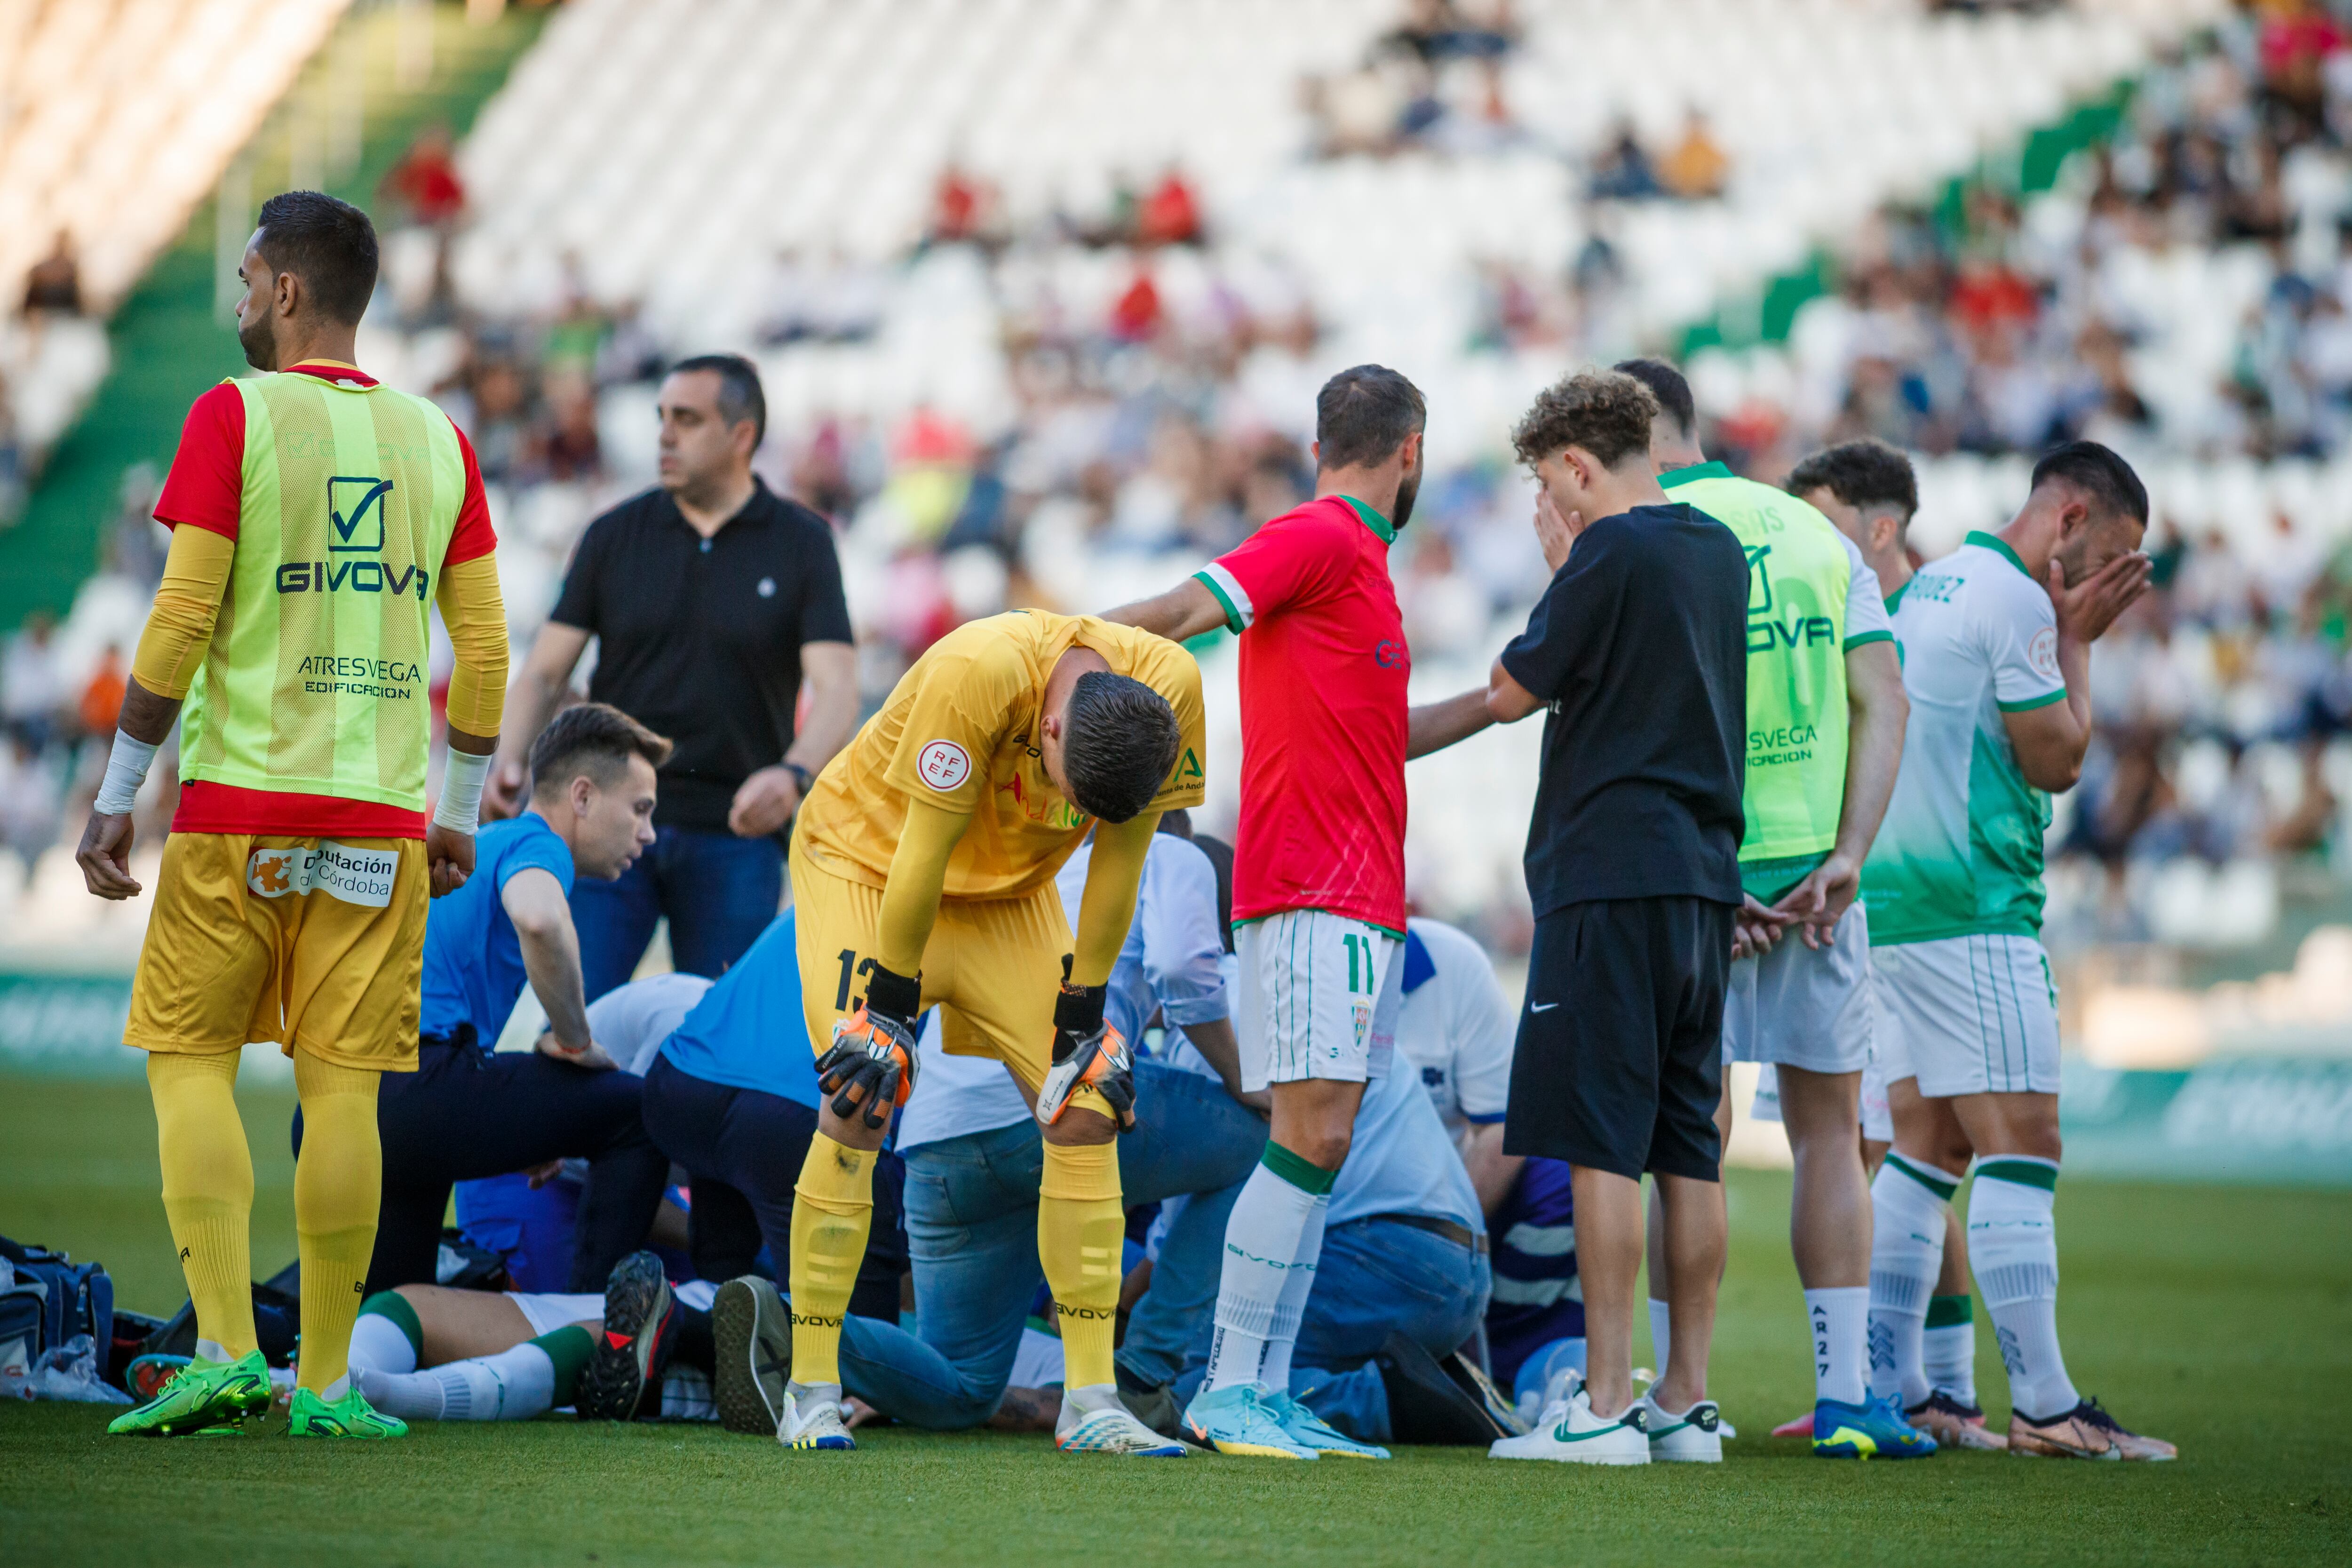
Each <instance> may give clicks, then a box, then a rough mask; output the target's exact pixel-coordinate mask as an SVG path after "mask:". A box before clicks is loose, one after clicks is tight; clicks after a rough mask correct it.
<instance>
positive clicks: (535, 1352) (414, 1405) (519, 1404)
mask: <svg viewBox="0 0 2352 1568" xmlns="http://www.w3.org/2000/svg"><path fill="white" fill-rule="evenodd" d="M650 1257H651V1255H650V1254H643V1253H641V1254H638V1255H636V1257H635V1258H625V1259H623V1260H622V1264H621V1265H620V1266H619V1267H617V1268H615V1269H614V1280H615V1286H616V1287H617V1288H627V1287H628V1286H633V1285H634V1284H635V1282H636V1279H637V1277H638V1276H639V1275H640V1274H641V1273H642V1272H643V1270H642V1267H641V1264H640V1259H646V1258H650ZM624 1280H626V1283H624ZM711 1295H712V1289H711V1287H710V1286H709V1285H708V1284H700V1283H695V1284H688V1285H682V1286H679V1287H677V1297H678V1298H679V1301H680V1304H681V1306H682V1307H683V1308H684V1310H687V1311H688V1312H695V1311H700V1312H702V1313H703V1314H704V1316H703V1319H702V1323H701V1332H700V1335H699V1338H698V1339H697V1338H696V1336H695V1335H693V1334H690V1333H689V1334H688V1335H687V1336H685V1337H686V1340H687V1342H686V1343H685V1344H683V1345H682V1346H681V1347H679V1348H678V1349H677V1350H674V1351H673V1352H672V1353H671V1355H670V1356H669V1357H667V1358H666V1365H667V1376H666V1378H665V1380H664V1382H663V1384H662V1385H661V1387H662V1397H661V1400H660V1404H659V1405H658V1407H657V1409H656V1410H654V1411H648V1412H647V1414H659V1415H666V1416H671V1417H673V1418H679V1419H688V1420H694V1419H699V1420H709V1419H710V1415H711V1402H710V1383H709V1378H710V1373H711V1370H712V1365H713V1362H712V1352H711V1340H710V1335H709V1318H708V1315H707V1313H708V1309H709V1305H710V1300H711ZM605 1306H606V1296H605V1295H604V1294H593V1295H591V1294H568V1295H548V1294H535V1293H530V1292H523V1291H514V1290H509V1291H503V1292H494V1291H488V1290H451V1289H444V1288H443V1287H441V1286H438V1285H403V1286H402V1287H400V1289H397V1290H386V1291H383V1292H381V1293H379V1294H377V1295H373V1296H371V1297H369V1298H368V1299H367V1300H365V1301H363V1302H362V1303H361V1305H360V1316H359V1321H358V1322H356V1323H354V1324H353V1325H352V1376H353V1377H354V1378H355V1379H357V1380H358V1382H359V1385H360V1388H361V1390H362V1392H363V1393H365V1394H366V1395H367V1397H368V1400H369V1402H370V1403H371V1404H373V1405H374V1406H375V1407H376V1408H377V1409H379V1410H381V1411H383V1412H384V1413H385V1414H386V1415H396V1416H399V1417H400V1418H401V1419H403V1420H405V1421H529V1420H532V1419H534V1418H535V1417H537V1416H540V1415H545V1414H546V1413H547V1412H548V1411H550V1410H560V1409H562V1408H563V1407H564V1406H565V1405H571V1404H572V1403H574V1401H575V1399H576V1398H578V1397H579V1395H580V1394H581V1393H582V1391H583V1382H584V1376H583V1374H584V1373H586V1372H587V1370H588V1366H589V1363H590V1360H591V1358H592V1357H593V1354H594V1352H595V1348H596V1345H597V1343H598V1342H600V1341H601V1340H602V1338H603V1336H604V1313H605ZM629 1413H630V1414H632V1415H634V1414H635V1413H636V1405H635V1403H634V1402H633V1403H632V1405H631V1406H630V1412H629ZM584 1414H586V1413H585V1412H584V1411H583V1415H584Z"/></svg>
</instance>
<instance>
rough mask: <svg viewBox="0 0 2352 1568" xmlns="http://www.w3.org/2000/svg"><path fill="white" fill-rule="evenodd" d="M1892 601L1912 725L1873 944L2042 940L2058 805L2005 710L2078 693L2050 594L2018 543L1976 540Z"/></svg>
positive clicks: (1868, 868)
mask: <svg viewBox="0 0 2352 1568" xmlns="http://www.w3.org/2000/svg"><path fill="white" fill-rule="evenodd" d="M1889 607H1890V608H1892V609H1893V610H1894V612H1895V638H1896V640H1897V641H1898V642H1900V643H1901V645H1902V647H1903V689H1904V692H1905V694H1906V696H1908V697H1909V698H1910V700H1911V721H1910V724H1909V726H1908V728H1906V730H1905V731H1904V735H1903V769H1902V773H1900V775H1898V776H1897V778H1896V779H1895V797H1894V799H1893V800H1892V801H1891V802H1890V803H1889V804H1888V805H1887V808H1886V820H1885V825H1884V826H1881V827H1880V828H1879V830H1878V840H1877V842H1876V843H1875V844H1874V845H1873V846H1872V847H1871V851H1870V859H1869V861H1868V863H1867V864H1865V865H1864V868H1863V872H1862V896H1863V899H1864V901H1865V902H1866V903H1868V905H1869V906H1870V940H1871V942H1872V943H1873V945H1876V946H1885V945H1888V944H1891V943H1895V942H1932V941H1936V940H1937V939H1940V938H1944V937H1954V936H1972V935H1988V936H1990V935H2009V936H2038V935H2039V934H2040V933H2041V930H2042V834H2043V833H2044V832H2045V831H2046V830H2047V829H2048V827H2049V826H2050V797H2049V796H2048V795H2045V794H2043V793H2042V791H2040V790H2038V789H2035V788H2034V787H2033V786H2032V784H2028V783H2026V782H2025V775H2024V774H2023V773H2021V772H2019V771H2018V766H2017V754H2016V752H2015V751H2014V750H2013V749H2012V748H2011V745H2010V743H2009V731H2008V729H2007V728H2006V726H2005V725H2004V724H2003V722H2002V719H2001V715H2003V714H2004V713H2016V712H2021V711H2023V710H2027V709H2032V708H2041V707H2045V706H2047V705H2048V704H2050V703H2053V702H2057V701H2060V700H2063V699H2064V697H2065V695H2066V683H2065V679H2064V678H2063V676H2062V675H2061V674H2060V673H2059V669H2058V622H2057V616H2056V614H2055V613H2054V612H2053V609H2052V608H2051V604H2050V595H2049V593H2048V591H2047V590H2045V589H2044V588H2043V587H2042V584H2039V583H2037V582H2035V581H2034V580H2033V577H2032V574H2030V573H2028V572H2027V571H2026V570H2025V565H2024V563H2022V562H2021V561H2020V560H2018V558H2017V554H2016V552H2014V551H2012V550H2011V549H2010V547H2009V546H2008V544H2006V543H2005V542H2002V541H2001V540H2000V539H1998V538H1996V537H1994V536H1993V535H1992V534H1990V533H1971V534H1969V536H1968V540H1967V542H1965V543H1963V544H1962V545H1961V546H1960V547H1959V549H1958V550H1956V551H1954V552H1952V553H1951V554H1949V555H1948V556H1946V557H1944V558H1943V559H1942V560H1940V561H1933V562H1930V563H1927V565H1926V566H1925V567H1923V568H1921V569H1920V571H1919V573H1918V574H1917V575H1916V576H1914V577H1913V578H1912V579H1911V581H1910V582H1908V583H1906V584H1904V586H1903V587H1902V588H1901V589H1900V590H1898V591H1897V593H1896V594H1895V596H1894V599H1893V600H1892V601H1891V603H1890V605H1889Z"/></svg>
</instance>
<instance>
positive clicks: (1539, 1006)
mask: <svg viewBox="0 0 2352 1568" xmlns="http://www.w3.org/2000/svg"><path fill="white" fill-rule="evenodd" d="M1557 1006H1559V1003H1557V1002H1530V1003H1528V1012H1530V1013H1549V1012H1550V1011H1551V1010H1552V1009H1553V1008H1554V1007H1557Z"/></svg>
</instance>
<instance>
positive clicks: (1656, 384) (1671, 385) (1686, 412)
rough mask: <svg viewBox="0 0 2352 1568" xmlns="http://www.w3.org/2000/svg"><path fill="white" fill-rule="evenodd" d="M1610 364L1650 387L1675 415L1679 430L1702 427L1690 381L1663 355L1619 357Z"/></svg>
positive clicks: (1666, 410)
mask: <svg viewBox="0 0 2352 1568" xmlns="http://www.w3.org/2000/svg"><path fill="white" fill-rule="evenodd" d="M1609 368H1610V369H1612V370H1615V371H1622V373H1623V374H1627V375H1630V376H1632V377H1633V379H1634V380H1635V381H1638V382H1640V383H1641V384H1643V386H1646V387H1648V388H1649V389H1650V395H1651V396H1653V397H1654V398H1656V399H1657V400H1658V406H1659V407H1660V408H1662V409H1664V410H1665V412H1666V413H1668V414H1670V415H1672V416H1674V421H1675V429H1676V430H1677V431H1679V432H1681V433H1682V434H1683V435H1685V436H1687V435H1689V434H1690V433H1691V432H1692V431H1694V430H1696V429H1697V428H1698V405H1697V404H1696V403H1695V402H1693V401H1692V400H1691V389H1690V383H1689V382H1687V381H1685V380H1684V379H1683V373H1682V372H1680V371H1678V370H1676V369H1675V367H1674V366H1672V365H1670V364H1668V363H1666V362H1665V361H1664V360H1662V359H1628V360H1619V361H1618V362H1617V363H1615V364H1613V365H1611V366H1610V367H1609Z"/></svg>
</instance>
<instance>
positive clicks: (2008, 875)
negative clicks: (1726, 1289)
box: [1863, 441, 2175, 1459]
mask: <svg viewBox="0 0 2352 1568" xmlns="http://www.w3.org/2000/svg"><path fill="white" fill-rule="evenodd" d="M2146 528H2147V490H2146V489H2145V488H2143V487H2142V485H2141V484H2140V482H2139V479H2138V477H2137V475H2135V474H2134V473H2133V472H2132V470H2131V468H2130V466H2129V465H2128V464H2126V462H2125V461H2124V460H2123V459H2122V458H2119V457H2117V456H2116V454H2115V453H2113V452H2111V451H2109V450H2108V449H2107V448H2106V447H2102V446H2099V445H2097V444H2096V443H2095V442H2089V441H2074V442H2069V443H2067V444H2066V445H2065V446H2063V447H2058V448H2056V449H2055V450H2053V451H2052V452H2050V453H2049V454H2047V455H2046V456H2044V457H2043V458H2042V460H2041V461H2040V462H2039V463H2037V464H2036V465H2035V466H2034V469H2033V477H2032V488H2031V489H2030V490H2029V491H2028V493H2027V495H2026V498H2025V504H2024V505H2023V506H2022V507H2021V509H2020V510H2019V511H2018V513H2017V516H2016V518H2015V519H2014V520H2013V521H2011V522H2010V524H2009V525H2008V526H2007V527H2005V528H2003V529H2001V530H2000V531H1999V532H1998V533H1971V534H1969V536H1968V539H1967V541H1966V542H1964V543H1963V544H1962V545H1961V546H1960V548H1959V549H1958V550H1957V551H1954V552H1952V553H1951V554H1950V555H1948V556H1946V557H1944V558H1943V559H1942V560H1939V561H1936V562H1932V563H1929V564H1927V566H1924V567H1922V568H1921V569H1920V570H1919V572H1918V574H1917V575H1916V576H1914V577H1913V578H1912V579H1911V581H1910V583H1909V584H1906V586H1905V588H1904V589H1903V592H1902V596H1901V599H1900V602H1899V603H1898V604H1897V605H1896V606H1895V636H1896V637H1898V638H1899V639H1900V640H1901V642H1902V644H1903V649H1904V670H1903V680H1904V686H1905V688H1906V691H1907V693H1908V695H1909V697H1910V700H1911V725H1910V730H1909V731H1908V733H1907V734H1906V736H1905V738H1904V742H1903V772H1902V775H1901V777H1900V778H1899V779H1898V780H1897V782H1896V784H1895V799H1894V803H1893V805H1891V806H1890V807H1889V808H1888V810H1887V814H1886V825H1885V828H1884V829H1883V830H1882V831H1881V833H1880V835H1879V838H1878V842H1877V844H1876V846H1875V847H1874V848H1873V849H1872V851H1871V856H1870V859H1869V861H1868V863H1867V864H1866V865H1865V866H1864V870H1863V894H1864V898H1865V899H1866V900H1868V901H1869V904H1870V908H1871V927H1872V933H1871V934H1872V943H1873V946H1872V953H1871V957H1872V962H1873V963H1874V967H1875V969H1876V971H1877V994H1878V996H1879V999H1880V1002H1881V1004H1882V1019H1883V1023H1884V1026H1885V1028H1884V1033H1883V1035H1882V1036H1881V1039H1880V1045H1881V1047H1882V1051H1883V1054H1884V1055H1885V1058H1886V1068H1885V1073H1886V1079H1887V1099H1888V1102H1889V1105H1890V1107H1891V1109H1892V1110H1893V1114H1894V1123H1895V1148H1894V1152H1892V1153H1890V1154H1889V1155H1888V1156H1887V1157H1886V1163H1885V1164H1884V1165H1882V1166H1880V1167H1879V1172H1878V1176H1877V1179H1876V1180H1875V1181H1874V1183H1873V1184H1872V1187H1871V1194H1872V1201H1873V1207H1874V1214H1875V1226H1874V1242H1873V1247H1872V1258H1871V1266H1870V1279H1871V1317H1872V1333H1873V1337H1874V1338H1876V1337H1877V1336H1879V1335H1880V1334H1882V1333H1883V1334H1884V1335H1885V1338H1886V1340H1887V1342H1888V1345H1889V1348H1890V1351H1891V1355H1890V1357H1889V1363H1890V1364H1888V1365H1887V1366H1886V1367H1885V1368H1884V1369H1883V1370H1882V1369H1878V1368H1874V1373H1873V1382H1874V1385H1875V1386H1877V1388H1878V1389H1879V1392H1881V1393H1882V1394H1895V1395H1897V1396H1898V1397H1900V1398H1901V1399H1902V1401H1903V1402H1904V1404H1905V1405H1906V1406H1910V1405H1917V1404H1919V1403H1921V1402H1923V1401H1925V1400H1926V1399H1927V1396H1928V1395H1929V1394H1931V1393H1932V1390H1931V1389H1930V1388H1929V1387H1928V1385H1927V1379H1926V1376H1925V1374H1924V1370H1923V1368H1922V1366H1921V1362H1920V1337H1921V1331H1922V1328H1923V1325H1924V1323H1925V1321H1926V1316H1927V1310H1928V1304H1929V1300H1930V1298H1931V1295H1932V1294H1933V1291H1934V1288H1935V1283H1936V1280H1937V1275H1938V1273H1939V1271H1940V1268H1941V1254H1942V1251H1943V1247H1944V1237H1945V1234H1946V1226H1947V1223H1948V1220H1947V1215H1948V1205H1949V1204H1950V1201H1951V1198H1952V1194H1953V1193H1954V1192H1955V1191H1956V1190H1957V1188H1958V1184H1959V1182H1960V1180H1961V1179H1962V1177H1964V1176H1965V1175H1966V1174H1967V1173H1968V1171H1969V1160H1970V1158H1971V1156H1973V1157H1974V1158H1975V1159H1976V1161H1977V1162H1978V1164H1977V1170H1976V1184H1975V1186H1974V1188H1973V1190H1972V1191H1971V1193H1970V1195H1969V1220H1968V1236H1969V1264H1970V1266H1971V1268H1972V1269H1973V1271H1974V1272H1975V1275H1976V1279H1977V1287H1978V1289H1979V1290H1980V1291H1982V1292H1983V1294H1984V1299H1985V1305H1986V1307H1987V1309H1988V1310H1990V1312H1991V1314H1992V1320H1993V1327H1994V1332H1995V1335H1996V1337H1997V1338H1998V1340H1999V1341H2000V1347H2001V1363H2002V1365H2003V1366H2004V1367H2005V1368H2006V1369H2007V1371H2008V1373H2009V1387H2010V1409H2011V1415H2010V1424H2009V1446H2010V1449H2011V1452H2014V1453H2021V1454H2032V1455H2050V1456H2067V1457H2074V1458H2133V1459H2168V1458H2173V1457H2174V1453H2175V1450H2174V1448H2173V1447H2172V1445H2171V1444H2169V1443H2166V1442H2163V1441H2160V1440H2158V1439H2157V1438H2152V1437H2143V1436H2138V1435H2137V1434H2134V1433H2131V1432H2127V1431H2126V1430H2125V1429H2124V1428H2123V1427H2122V1426H2118V1425H2117V1424H2116V1421H2115V1419H2114V1418H2113V1417H2112V1416H2110V1415H2108V1414H2107V1413H2106V1412H2105V1410H2104V1409H2102V1408H2100V1406H2099V1404H2098V1402H2097V1401H2096V1400H2094V1399H2085V1398H2084V1397H2082V1395H2081V1394H2079V1393H2078V1392H2077V1391H2076V1389H2075V1387H2074V1383H2073V1381H2072V1380H2071V1379H2070V1378H2069V1377H2068V1376H2067V1375H2066V1363H2065V1359H2064V1357H2063V1355H2062V1354H2061V1353H2060V1351H2059V1346H2058V1319H2057V1309H2058V1243H2057V1231H2056V1226H2055V1221H2054V1217H2053V1214H2054V1205H2055V1202H2056V1193H2057V1184H2058V1163H2059V1156H2060V1152H2061V1146H2060V1141H2059V1135H2058V1012H2057V997H2056V993H2055V988H2054V986H2053V983H2052V981H2051V978H2050V960H2049V956H2048V954H2046V953H2045V952H2043V951H2042V944H2041V942H2040V941H2039V940H2038V938H2039V935H2040V931H2041V927H2042V834H2043V832H2044V830H2045V829H2047V828H2048V826H2049V825H2050V796H2049V793H2048V792H2051V791H2059V790H2067V789H2072V788H2073V787H2074V784H2075V781H2076V780H2077V779H2078V778H2079V777H2080V776H2081V774H2082V768H2083V756H2084V752H2085V750H2086V749H2087V748H2088V747H2089V745H2090V739H2091V691H2090V670H2091V644H2092V643H2093V642H2095V641H2096V640H2097V639H2098V637H2099V636H2100V635H2101V634H2102V633H2104V632H2105V630H2106V629H2107V627H2108V626H2112V625H2113V624H2114V623H2115V620H2116V616H2120V615H2122V614H2123V612H2124V611H2125V610H2126V608H2128V607H2129V606H2130V605H2131V604H2132V602H2133V601H2134V600H2136V599H2137V598H2138V597H2139V596H2140V595H2141V594H2142V593H2144V592H2145V591H2146V590H2147V584H2148V573H2149V565H2148V559H2147V556H2146V555H2145V554H2143V553H2141V552H2140V550H2139V544H2140V540H2141V537H2142V535H2143V533H2144V531H2145V530H2146Z"/></svg>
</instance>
